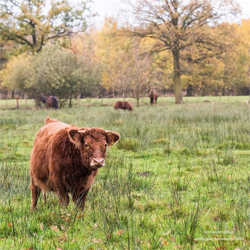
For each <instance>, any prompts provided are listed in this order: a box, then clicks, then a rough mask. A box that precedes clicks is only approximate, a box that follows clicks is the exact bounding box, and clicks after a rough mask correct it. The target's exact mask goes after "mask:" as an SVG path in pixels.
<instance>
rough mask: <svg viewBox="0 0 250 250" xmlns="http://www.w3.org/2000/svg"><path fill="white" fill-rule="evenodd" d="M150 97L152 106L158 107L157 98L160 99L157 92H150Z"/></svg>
mask: <svg viewBox="0 0 250 250" xmlns="http://www.w3.org/2000/svg"><path fill="white" fill-rule="evenodd" d="M148 97H150V104H151V105H154V104H155V105H156V104H157V98H158V97H159V94H158V92H157V91H156V90H154V89H153V90H150V91H149V93H148Z"/></svg>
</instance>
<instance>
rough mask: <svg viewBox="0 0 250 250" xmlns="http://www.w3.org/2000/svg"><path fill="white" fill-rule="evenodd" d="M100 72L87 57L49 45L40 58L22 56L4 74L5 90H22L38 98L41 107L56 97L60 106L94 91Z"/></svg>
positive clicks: (13, 61) (16, 58)
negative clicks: (48, 98) (43, 99)
mask: <svg viewBox="0 0 250 250" xmlns="http://www.w3.org/2000/svg"><path fill="white" fill-rule="evenodd" d="M99 75H100V74H99V72H98V71H97V70H96V69H95V67H94V65H92V64H91V63H89V62H88V61H87V60H85V59H84V57H77V56H76V55H75V54H73V53H72V52H70V51H68V50H65V49H63V48H61V47H59V46H58V45H47V46H45V48H44V49H43V50H42V51H41V53H38V54H36V55H20V56H19V57H15V58H14V59H13V60H11V61H10V62H9V63H8V64H7V68H6V69H4V70H2V71H1V80H2V81H3V83H2V84H3V86H6V87H8V88H10V89H21V90H24V91H25V92H26V93H28V94H29V95H30V96H31V97H34V98H36V100H37V106H39V103H40V102H39V101H40V100H41V93H43V94H44V95H55V96H57V97H58V98H59V103H60V106H63V105H64V103H65V102H66V101H68V100H69V101H70V103H69V106H71V100H72V98H73V97H74V95H77V94H80V93H82V92H83V91H84V90H86V89H89V88H92V89H94V88H95V86H96V84H97V83H98V81H99V77H98V76H99Z"/></svg>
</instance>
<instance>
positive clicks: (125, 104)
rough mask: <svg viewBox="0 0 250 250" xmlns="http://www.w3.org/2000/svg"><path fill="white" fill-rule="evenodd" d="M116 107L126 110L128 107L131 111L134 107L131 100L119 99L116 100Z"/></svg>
mask: <svg viewBox="0 0 250 250" xmlns="http://www.w3.org/2000/svg"><path fill="white" fill-rule="evenodd" d="M114 109H124V111H125V110H126V109H127V110H129V111H132V110H133V107H132V105H131V104H130V103H129V102H126V101H125V102H122V101H117V102H115V105H114Z"/></svg>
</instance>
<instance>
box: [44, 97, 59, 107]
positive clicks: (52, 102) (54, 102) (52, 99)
mask: <svg viewBox="0 0 250 250" xmlns="http://www.w3.org/2000/svg"><path fill="white" fill-rule="evenodd" d="M46 106H47V108H55V109H58V102H57V99H56V97H55V96H51V95H50V96H49V97H47V99H46Z"/></svg>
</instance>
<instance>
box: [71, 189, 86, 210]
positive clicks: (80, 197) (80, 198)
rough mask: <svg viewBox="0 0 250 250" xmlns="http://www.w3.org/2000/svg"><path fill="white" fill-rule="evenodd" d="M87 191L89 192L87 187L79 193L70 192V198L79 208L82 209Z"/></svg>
mask: <svg viewBox="0 0 250 250" xmlns="http://www.w3.org/2000/svg"><path fill="white" fill-rule="evenodd" d="M88 192H89V189H87V190H86V191H84V192H83V193H80V194H77V193H73V194H72V199H73V201H74V203H75V204H76V205H77V207H78V208H80V209H81V210H83V209H84V206H85V201H86V197H87V194H88Z"/></svg>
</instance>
